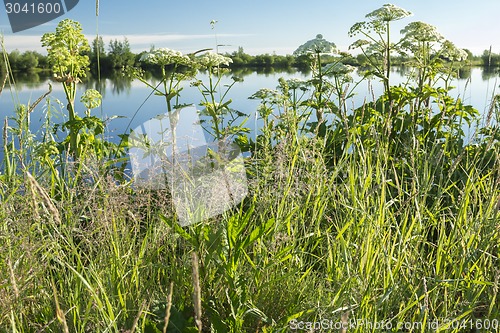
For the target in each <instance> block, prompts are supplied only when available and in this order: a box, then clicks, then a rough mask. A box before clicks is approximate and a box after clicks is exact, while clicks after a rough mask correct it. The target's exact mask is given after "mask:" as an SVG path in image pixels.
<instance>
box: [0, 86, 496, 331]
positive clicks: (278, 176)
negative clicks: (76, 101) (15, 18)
mask: <svg viewBox="0 0 500 333" xmlns="http://www.w3.org/2000/svg"><path fill="white" fill-rule="evenodd" d="M317 86H318V85H317V82H316V85H314V84H313V85H312V89H314V87H317ZM322 86H323V85H322ZM280 87H281V88H280V89H281V91H280V92H276V94H278V95H280V96H279V98H276V100H275V101H274V102H272V103H268V102H266V101H263V106H262V107H261V109H259V110H260V111H261V116H262V117H263V118H264V123H265V124H266V126H265V128H264V129H263V130H262V134H261V135H260V136H259V137H258V138H257V139H256V140H255V142H250V144H249V145H248V146H247V148H248V149H250V150H251V156H250V157H248V158H247V159H246V162H245V163H246V168H247V176H248V181H249V185H248V186H249V195H248V197H247V198H246V199H245V200H244V201H243V202H242V203H241V204H240V205H238V206H237V207H234V208H233V209H232V210H230V211H228V212H226V213H224V214H222V215H221V216H218V217H215V218H212V219H211V220H209V221H205V222H203V223H200V224H197V225H194V226H190V227H187V228H181V227H180V226H179V225H178V224H177V222H176V215H175V212H174V211H172V209H171V207H172V204H171V199H170V194H169V193H168V191H163V190H144V189H138V188H136V187H135V186H134V185H133V182H132V181H130V180H127V179H126V177H123V176H122V175H120V174H119V170H115V169H112V168H110V166H109V161H108V160H105V159H103V158H102V155H98V154H97V155H96V154H95V152H93V150H92V149H89V150H83V151H82V154H81V156H80V158H81V160H80V161H79V163H75V162H74V161H72V159H71V158H70V157H68V156H70V154H68V152H67V151H64V149H63V150H60V149H57V142H56V141H55V139H54V140H52V139H50V140H49V139H47V141H46V142H45V144H44V145H37V144H36V143H35V142H34V141H33V140H31V139H30V138H32V137H33V133H31V132H30V126H29V125H30V124H29V117H26V112H25V110H26V108H25V107H23V106H20V107H19V110H21V111H22V112H21V111H20V112H19V113H18V115H17V118H16V120H17V122H16V123H15V124H14V123H11V121H10V120H9V122H8V124H6V125H5V128H4V132H3V133H4V134H3V146H4V147H3V153H4V161H3V166H2V173H1V174H0V197H1V199H2V205H1V206H0V248H1V249H2V251H0V266H1V267H2V269H0V332H61V331H62V332H82V333H83V332H197V331H200V330H203V331H206V332H208V331H213V332H287V331H294V330H300V331H308V332H311V331H333V330H334V329H335V330H337V331H340V332H345V331H348V332H376V331H391V332H401V331H405V332H435V331H443V332H444V331H446V332H475V331H485V332H494V331H497V329H495V328H491V327H486V325H487V323H488V325H489V326H491V325H492V324H493V325H495V323H496V324H498V320H500V317H499V313H500V306H499V303H498V299H497V298H498V290H499V284H500V268H499V267H500V265H499V259H498V256H499V239H500V238H499V236H500V228H499V225H500V223H499V222H500V175H499V173H500V171H499V170H500V158H499V153H500V144H499V137H500V134H499V129H498V124H499V119H500V117H499V115H500V110H499V104H498V99H493V101H492V107H491V109H490V115H489V116H488V118H489V119H493V118H496V121H492V122H491V124H490V125H489V126H488V127H485V128H482V129H481V131H480V135H478V136H477V138H476V139H475V140H472V141H471V143H470V144H467V145H464V144H462V143H463V142H462V141H460V140H461V139H462V137H461V134H460V131H459V128H458V127H457V126H456V124H461V122H462V120H464V119H465V118H467V116H468V113H467V112H466V111H467V110H468V109H467V108H465V107H463V106H461V105H460V103H459V101H456V100H452V99H450V98H449V97H448V96H447V95H446V93H443V92H442V91H439V90H436V91H434V90H431V89H428V90H427V91H426V93H429V95H426V96H427V97H429V96H432V97H433V98H435V99H436V100H437V101H438V105H439V106H440V108H438V109H439V111H438V112H437V114H438V116H437V117H432V118H425V117H426V116H425V114H426V113H427V112H428V111H429V110H423V111H425V112H421V113H418V112H419V111H421V110H419V109H418V110H413V109H412V108H410V107H408V106H409V105H417V104H418V105H423V103H424V102H422V96H421V95H419V96H417V97H408V96H410V95H408V96H407V95H405V94H406V93H407V92H405V91H404V90H403V89H401V87H398V88H396V89H394V90H392V91H391V94H390V95H391V96H392V97H390V98H389V97H388V95H389V94H385V96H382V97H381V98H380V99H379V100H378V101H376V102H373V103H367V104H366V105H364V106H363V107H361V108H359V109H357V110H350V113H349V115H348V114H347V113H341V114H339V118H338V119H337V120H336V122H334V123H333V124H328V125H327V126H326V125H325V126H326V127H325V128H324V129H323V130H318V128H311V130H309V131H308V130H307V129H305V128H306V125H305V124H304V121H303V120H304V117H305V116H304V115H307V114H311V113H312V111H314V105H312V106H311V104H307V103H303V101H299V100H297V98H296V97H297V95H296V94H294V93H295V92H297V91H298V90H297V91H293V92H292V91H291V90H293V89H292V88H290V87H287V86H286V82H284V81H280ZM310 87H311V86H310ZM421 88H422V87H421ZM427 88H428V87H427ZM427 88H426V89H427ZM388 89H390V88H389V87H388ZM290 92H292V93H291V94H289V95H287V94H288V93H290ZM312 93H313V94H314V91H313V92H312ZM325 96H327V94H325ZM412 96H413V95H412ZM337 97H338V98H341V96H337ZM391 98H394V99H393V100H391ZM398 98H399V99H398ZM388 99H389V100H388ZM344 102H345V101H344ZM48 103H49V102H48ZM266 103H267V104H266ZM413 103H415V104H413ZM339 104H340V103H339ZM344 105H349V104H348V103H344ZM396 105H397V106H396ZM23 110H24V111H23ZM387 110H390V112H386V113H384V111H387ZM408 110H413V111H415V112H414V113H411V112H410V111H408ZM268 111H272V112H268ZM277 111H279V112H280V116H279V117H280V121H279V122H276V123H275V122H274V120H272V116H271V114H272V113H273V112H275V113H276V112H277ZM323 111H325V110H322V112H323ZM330 111H332V112H334V111H335V110H330ZM23 112H24V113H23ZM416 114H417V115H416ZM387 115H390V117H388V116H387ZM419 115H420V116H421V117H420V116H419ZM417 117H420V118H418V119H416V118H417ZM21 120H22V121H21ZM408 120H415V123H413V122H411V121H408ZM494 120H495V119H494ZM301 126H302V128H303V132H301V131H299V130H298V129H299V128H300V127H301ZM43 131H45V132H44V133H42V137H44V138H50V135H49V133H50V131H51V126H50V124H47V126H46V127H45V128H44V129H43ZM30 140H31V141H30ZM42 148H44V149H42ZM49 148H50V149H49ZM82 161H84V163H82ZM339 324H341V325H340V326H339ZM342 324H343V325H344V326H342ZM321 325H323V326H321ZM479 325H483V326H482V328H481V327H479ZM381 326H382V327H381ZM483 328H484V329H483Z"/></svg>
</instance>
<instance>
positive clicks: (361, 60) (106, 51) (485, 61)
mask: <svg viewBox="0 0 500 333" xmlns="http://www.w3.org/2000/svg"><path fill="white" fill-rule="evenodd" d="M152 47H154V46H152ZM466 51H467V53H468V54H469V60H470V61H471V63H472V64H473V65H477V66H484V67H500V54H499V53H493V52H491V51H490V50H485V51H484V52H483V54H482V55H481V56H474V55H472V53H471V52H470V51H468V50H466ZM143 53H144V52H141V53H139V54H135V53H133V52H132V51H131V48H130V43H129V41H128V40H127V38H124V39H123V40H117V39H114V40H111V41H110V42H109V43H108V45H107V47H106V45H105V43H104V41H103V39H102V37H98V38H95V39H94V40H93V41H92V42H91V43H90V51H88V52H87V55H88V57H89V59H90V63H91V72H92V73H94V74H95V73H97V72H98V71H100V72H101V73H104V74H106V73H112V72H114V71H116V70H121V69H122V68H124V67H127V66H142V67H143V69H145V70H150V71H154V68H151V67H150V66H146V65H144V64H141V63H140V62H139V59H140V57H141V55H142V54H143ZM225 55H226V56H228V57H230V58H231V59H232V60H233V63H232V64H231V67H232V68H235V69H242V68H249V69H271V68H273V69H291V68H296V69H301V70H302V69H307V68H308V66H309V65H308V64H309V62H308V59H306V58H305V57H304V56H302V57H295V56H293V55H277V54H260V55H250V54H247V53H245V52H244V50H243V48H242V47H239V48H238V50H237V51H234V52H232V53H226V54H225ZM7 58H8V61H9V64H10V68H11V69H12V70H13V71H17V72H36V71H43V70H47V71H49V70H50V65H49V63H48V61H47V57H46V56H45V55H43V54H40V53H38V52H36V51H25V52H23V53H21V52H20V51H19V50H14V51H12V52H10V53H9V54H7ZM329 60H331V61H333V58H331V59H330V58H329V57H328V56H325V63H328V62H329ZM408 60H409V59H407V58H405V57H404V56H398V57H394V60H393V63H394V64H396V65H397V64H401V65H402V64H404V63H405V62H406V61H408ZM344 61H345V62H346V63H347V64H349V65H353V66H363V65H365V64H366V63H367V59H366V57H365V56H364V55H363V54H359V55H357V56H348V57H347V58H344ZM5 68H6V65H5V61H1V63H0V71H2V72H5Z"/></svg>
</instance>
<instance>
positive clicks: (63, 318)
mask: <svg viewBox="0 0 500 333" xmlns="http://www.w3.org/2000/svg"><path fill="white" fill-rule="evenodd" d="M51 282H52V291H53V293H54V301H55V303H56V315H57V319H58V320H59V322H60V323H61V325H62V327H63V332H64V333H69V328H68V323H67V322H66V315H65V314H64V312H63V311H62V310H61V307H60V306H59V299H58V298H57V289H56V286H55V284H54V281H53V280H52V281H51Z"/></svg>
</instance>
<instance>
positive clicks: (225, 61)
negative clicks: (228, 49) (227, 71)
mask: <svg viewBox="0 0 500 333" xmlns="http://www.w3.org/2000/svg"><path fill="white" fill-rule="evenodd" d="M197 62H198V64H199V65H201V66H202V67H205V68H213V67H219V66H229V64H230V63H232V62H233V59H231V58H229V57H226V56H223V55H221V54H218V53H214V52H207V53H205V54H204V55H202V56H201V57H199V58H197Z"/></svg>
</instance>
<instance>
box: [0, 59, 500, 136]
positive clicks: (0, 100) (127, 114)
mask: <svg viewBox="0 0 500 333" xmlns="http://www.w3.org/2000/svg"><path fill="white" fill-rule="evenodd" d="M232 75H237V76H240V77H243V82H237V83H236V84H235V85H234V86H233V87H232V89H231V91H230V92H229V94H228V96H229V98H230V99H232V101H233V102H232V103H231V105H230V106H231V108H233V109H236V110H238V111H241V112H244V113H246V114H248V115H249V117H250V119H249V121H248V123H247V125H248V126H249V127H250V128H251V129H252V130H253V129H255V128H258V126H259V122H258V121H257V120H256V110H257V106H258V105H259V101H258V100H251V99H249V98H248V97H249V96H251V95H252V94H254V93H255V92H256V91H258V90H259V89H260V88H270V89H274V88H276V86H277V85H278V79H279V78H281V77H284V78H285V79H289V78H300V79H304V80H307V79H308V78H309V77H310V74H307V73H302V72H298V71H288V72H252V71H249V72H248V71H247V72H235V73H232V74H231V75H229V76H227V77H224V79H223V83H226V84H230V83H232V80H231V76H232ZM405 75H406V73H405V71H404V70H403V68H395V70H394V72H393V73H392V76H391V83H392V84H399V83H404V82H406V80H407V78H406V76H405ZM198 78H199V79H201V80H203V81H205V82H206V74H203V73H200V74H199V75H198ZM354 78H355V80H356V79H358V78H359V77H356V75H354ZM499 79H500V77H499V74H498V72H497V71H494V72H487V71H484V70H483V69H482V68H472V69H470V70H467V71H463V72H462V73H461V77H460V78H458V79H455V81H454V83H453V85H454V86H455V87H456V88H455V89H454V90H453V91H452V92H451V94H452V96H454V97H460V98H462V100H463V101H464V103H465V104H470V105H473V106H474V107H475V108H476V109H478V111H479V112H480V113H481V114H486V113H487V111H488V109H489V105H490V102H491V98H492V96H493V95H494V94H495V93H498V85H499ZM16 80H17V82H16V85H15V89H14V88H12V89H9V88H10V87H9V86H6V87H5V88H4V90H3V92H2V94H1V95H0V115H1V117H2V120H3V119H5V117H12V116H13V115H14V112H13V110H14V104H16V103H22V104H26V103H29V102H31V103H33V102H34V101H35V100H37V99H38V98H39V97H40V96H41V95H43V94H44V93H45V92H47V91H48V85H49V82H50V78H49V77H46V76H45V77H44V76H41V75H37V74H31V75H30V74H28V75H21V76H19V77H18V78H17V79H16ZM151 82H152V83H153V84H154V83H157V82H159V81H158V80H155V79H152V80H151ZM52 87H53V92H52V94H51V100H52V102H51V103H52V105H57V104H56V103H55V100H56V99H59V100H61V101H64V92H63V90H62V87H61V85H60V84H59V83H57V82H52ZM88 88H94V89H97V90H99V91H100V92H101V94H102V95H103V101H102V107H101V108H100V109H97V110H94V111H93V114H94V115H96V116H99V117H103V118H104V119H108V118H112V117H115V116H118V117H119V118H115V119H113V120H111V121H110V122H109V125H108V131H109V132H108V133H107V135H108V137H109V138H111V139H112V140H113V141H115V142H117V141H118V135H119V134H123V133H125V132H126V133H128V132H129V129H133V128H135V127H137V126H139V125H140V124H142V123H144V122H146V121H147V120H149V119H151V118H153V117H155V116H157V115H160V114H163V113H165V112H166V107H165V100H164V98H163V97H160V96H155V95H151V90H150V89H149V88H148V87H146V86H145V85H144V84H142V83H141V82H139V81H137V80H129V79H125V78H123V77H121V76H120V75H115V76H114V77H107V78H102V79H101V80H100V82H98V81H97V80H95V79H89V80H87V82H84V83H82V84H81V85H80V86H79V91H78V94H77V103H76V109H77V112H78V113H79V114H80V115H82V114H83V112H84V110H83V105H82V104H81V103H79V99H80V96H81V94H82V93H83V91H85V89H88ZM382 90H383V87H382V84H381V83H380V82H379V81H377V80H375V79H374V80H366V81H365V82H362V83H361V84H360V85H359V86H358V87H357V88H356V90H355V92H356V96H355V97H354V98H353V101H352V102H351V103H350V105H351V106H354V107H357V106H360V105H362V103H363V102H364V101H365V100H367V101H371V100H372V99H373V97H372V96H375V97H377V96H379V95H380V94H381V92H382ZM372 91H373V93H372ZM201 99H202V98H201V94H200V92H199V91H198V89H197V88H195V87H191V86H190V85H189V82H186V83H185V84H184V90H183V91H182V92H181V102H182V103H186V104H190V103H193V104H195V105H199V103H200V101H201ZM56 110H58V111H57V112H54V111H52V120H53V122H64V118H63V117H65V115H66V112H65V110H64V106H62V105H61V106H58V107H57V108H56ZM46 112H47V103H46V102H45V101H43V102H41V103H40V104H39V105H38V106H37V107H36V108H35V110H34V112H33V113H32V114H31V130H32V132H33V133H36V132H37V131H39V130H40V127H41V125H42V124H43V123H44V122H45V121H46V120H45V119H46ZM9 124H10V125H12V124H13V121H12V120H9ZM2 126H3V121H2ZM253 133H255V131H253ZM467 135H468V136H469V137H470V136H471V135H472V133H468V134H467ZM1 140H2V138H0V141H1Z"/></svg>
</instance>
